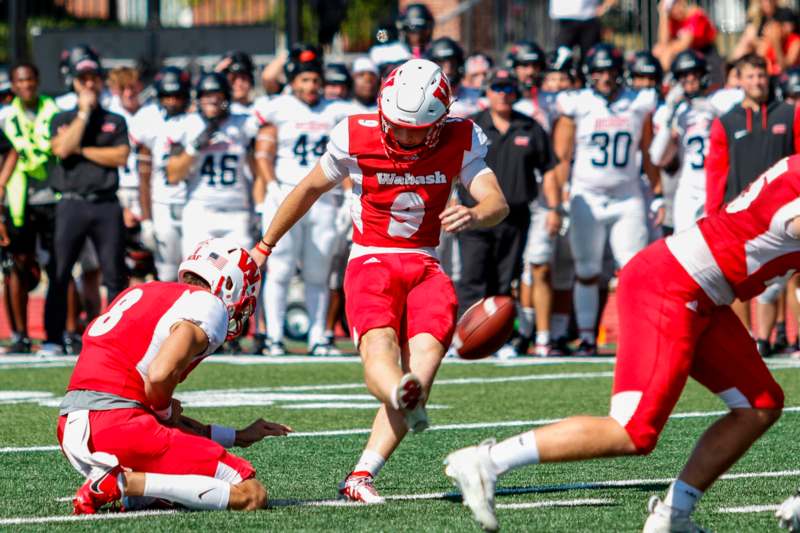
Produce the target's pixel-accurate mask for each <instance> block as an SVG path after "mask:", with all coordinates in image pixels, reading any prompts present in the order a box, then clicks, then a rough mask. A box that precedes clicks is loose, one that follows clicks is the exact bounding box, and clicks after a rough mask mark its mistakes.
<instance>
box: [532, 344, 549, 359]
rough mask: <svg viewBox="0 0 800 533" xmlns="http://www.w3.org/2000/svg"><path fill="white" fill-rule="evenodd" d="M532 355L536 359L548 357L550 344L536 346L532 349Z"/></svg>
mask: <svg viewBox="0 0 800 533" xmlns="http://www.w3.org/2000/svg"><path fill="white" fill-rule="evenodd" d="M533 353H534V355H536V357H550V344H549V343H548V344H538V343H537V344H536V346H535V347H534V348H533Z"/></svg>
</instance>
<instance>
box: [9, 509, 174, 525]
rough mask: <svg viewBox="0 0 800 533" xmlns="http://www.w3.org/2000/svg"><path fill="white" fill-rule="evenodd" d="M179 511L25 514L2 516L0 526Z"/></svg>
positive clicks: (141, 516)
mask: <svg viewBox="0 0 800 533" xmlns="http://www.w3.org/2000/svg"><path fill="white" fill-rule="evenodd" d="M177 512H178V511H132V512H130V513H102V514H85V515H77V516H76V515H56V516H24V517H18V518H2V519H0V526H20V525H26V524H50V523H54V522H91V521H94V520H125V519H128V518H143V517H146V516H161V515H170V514H176V513H177Z"/></svg>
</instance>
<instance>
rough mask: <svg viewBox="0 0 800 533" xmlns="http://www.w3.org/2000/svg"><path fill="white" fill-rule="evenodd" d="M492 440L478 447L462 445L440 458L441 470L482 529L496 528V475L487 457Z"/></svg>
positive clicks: (490, 529)
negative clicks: (459, 493) (442, 458)
mask: <svg viewBox="0 0 800 533" xmlns="http://www.w3.org/2000/svg"><path fill="white" fill-rule="evenodd" d="M494 443H495V441H494V439H489V440H486V441H484V442H482V443H481V444H480V445H478V446H470V447H468V448H462V449H460V450H458V451H455V452H453V453H451V454H450V455H448V456H447V459H445V461H444V464H445V469H444V473H445V474H447V476H448V477H449V478H450V479H452V480H453V483H454V484H455V486H456V487H458V489H459V490H460V491H461V497H462V498H463V500H464V505H466V506H467V507H469V509H470V510H471V511H472V516H473V517H474V518H475V521H476V522H478V524H480V526H481V527H482V528H483V530H484V531H497V530H498V528H499V527H500V526H499V524H498V523H497V516H496V515H495V510H494V487H495V484H496V483H497V474H496V473H495V467H494V465H493V464H492V460H491V459H490V458H489V448H490V447H491V446H492V445H493V444H494Z"/></svg>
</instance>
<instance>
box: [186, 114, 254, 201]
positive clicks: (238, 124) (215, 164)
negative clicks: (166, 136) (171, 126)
mask: <svg viewBox="0 0 800 533" xmlns="http://www.w3.org/2000/svg"><path fill="white" fill-rule="evenodd" d="M205 129H206V121H205V119H204V118H203V117H202V116H201V115H200V114H199V113H191V114H189V115H187V116H186V118H185V119H183V120H182V121H181V123H180V128H178V130H179V131H178V138H177V139H173V140H174V141H175V142H176V143H179V144H181V145H183V146H188V145H189V144H190V143H192V142H194V140H195V139H197V137H198V136H199V135H200V134H201V133H203V132H204V131H205ZM257 131H258V130H257V126H256V124H255V121H254V120H253V119H252V117H249V116H247V115H229V116H228V118H226V119H225V120H224V121H223V122H222V124H220V126H219V127H218V128H217V130H216V131H215V132H214V134H213V136H212V137H211V143H210V144H209V145H208V146H206V147H205V148H203V149H201V150H200V151H198V153H197V156H196V157H195V163H194V166H193V167H192V169H191V170H190V171H189V176H188V178H187V179H186V203H187V205H188V204H201V205H203V206H205V207H208V208H212V209H218V210H221V211H225V210H229V211H241V210H248V209H250V207H251V190H250V180H249V179H247V172H246V170H245V168H246V166H247V164H248V163H247V150H248V148H249V147H250V143H251V141H252V140H253V138H254V137H255V136H256V133H257Z"/></svg>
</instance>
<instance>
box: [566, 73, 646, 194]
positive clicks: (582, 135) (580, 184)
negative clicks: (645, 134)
mask: <svg viewBox="0 0 800 533" xmlns="http://www.w3.org/2000/svg"><path fill="white" fill-rule="evenodd" d="M657 101H658V99H657V95H656V92H655V91H653V90H644V91H634V90H631V89H628V88H621V89H620V90H619V94H618V95H617V97H616V98H615V99H614V101H613V102H609V101H608V100H607V99H606V98H605V97H603V96H602V95H600V94H598V93H597V92H595V91H594V90H593V89H582V90H579V91H567V92H563V93H559V95H558V97H557V98H556V109H557V111H558V113H559V114H560V115H564V116H567V117H569V118H571V119H572V120H573V121H574V122H575V150H574V162H573V167H572V188H573V189H574V190H581V191H590V192H593V193H595V194H599V195H609V196H617V195H619V196H628V195H630V194H638V191H639V190H640V184H639V181H640V176H641V166H640V164H639V161H640V159H639V153H640V152H641V149H640V143H641V140H642V130H643V129H644V124H645V121H646V120H650V115H651V114H652V113H653V112H654V111H655V109H656V105H657Z"/></svg>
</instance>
